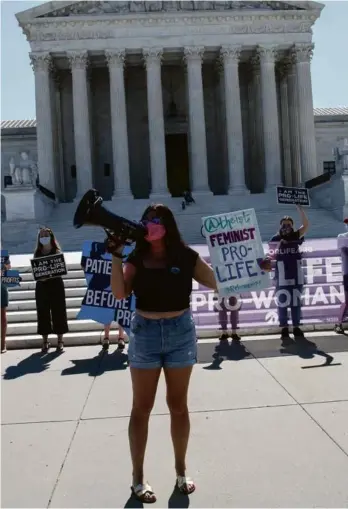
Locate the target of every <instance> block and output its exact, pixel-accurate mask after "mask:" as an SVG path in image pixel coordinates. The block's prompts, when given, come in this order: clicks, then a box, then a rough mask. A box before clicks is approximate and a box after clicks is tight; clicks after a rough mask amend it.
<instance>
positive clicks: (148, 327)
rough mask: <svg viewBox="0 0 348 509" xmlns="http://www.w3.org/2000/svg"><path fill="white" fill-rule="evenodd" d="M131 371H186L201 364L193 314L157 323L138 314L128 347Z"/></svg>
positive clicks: (185, 313)
mask: <svg viewBox="0 0 348 509" xmlns="http://www.w3.org/2000/svg"><path fill="white" fill-rule="evenodd" d="M128 360H129V365H130V367H131V368H143V369H154V368H161V367H165V368H184V367H186V366H193V365H194V364H196V362H197V338H196V329H195V324H194V321H193V318H192V315H191V311H189V310H188V311H185V312H184V313H183V314H182V315H180V316H177V317H175V318H161V319H159V320H154V319H151V318H144V317H143V316H141V315H139V314H138V313H137V312H135V313H134V315H133V318H132V322H131V328H130V335H129V346H128Z"/></svg>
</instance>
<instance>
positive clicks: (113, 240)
mask: <svg viewBox="0 0 348 509" xmlns="http://www.w3.org/2000/svg"><path fill="white" fill-rule="evenodd" d="M105 232H106V234H107V237H106V239H105V241H104V242H105V247H106V252H107V253H110V254H111V255H112V256H115V257H116V258H125V257H124V256H123V255H122V252H123V249H124V246H125V244H124V240H121V239H119V238H118V237H115V236H114V235H112V234H111V233H109V232H108V231H107V230H105Z"/></svg>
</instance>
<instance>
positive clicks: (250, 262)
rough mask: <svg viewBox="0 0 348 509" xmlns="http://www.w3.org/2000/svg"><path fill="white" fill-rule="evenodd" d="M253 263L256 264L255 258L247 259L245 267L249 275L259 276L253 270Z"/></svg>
mask: <svg viewBox="0 0 348 509" xmlns="http://www.w3.org/2000/svg"><path fill="white" fill-rule="evenodd" d="M253 265H254V260H247V261H246V262H245V268H246V270H247V273H248V276H249V277H254V276H257V272H252V269H253Z"/></svg>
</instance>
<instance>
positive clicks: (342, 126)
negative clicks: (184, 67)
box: [1, 68, 348, 201]
mask: <svg viewBox="0 0 348 509" xmlns="http://www.w3.org/2000/svg"><path fill="white" fill-rule="evenodd" d="M132 71H133V73H134V76H133V80H132V81H133V82H134V83H136V84H137V86H138V87H139V89H140V90H141V89H142V88H141V85H142V81H141V74H142V72H141V71H140V72H139V71H137V70H135V69H133V70H132ZM172 72H173V76H176V77H177V83H178V85H177V86H176V85H175V81H174V85H173V86H172V88H173V90H175V95H174V96H175V104H176V107H177V112H178V118H179V121H177V123H176V122H174V121H173V120H172V119H171V117H170V104H171V92H168V91H166V85H165V83H166V79H168V80H170V75H169V77H167V78H166V77H164V78H163V83H164V87H163V90H164V93H163V101H164V112H165V113H166V112H167V115H168V116H167V119H166V132H168V133H173V132H175V131H177V130H180V131H181V132H186V129H187V119H186V116H185V115H184V101H182V102H180V100H179V97H184V90H180V80H179V79H178V78H179V76H178V74H177V72H176V69H175V68H173V71H172ZM66 77H68V74H67V73H66ZM97 79H98V82H99V85H98V88H100V91H101V92H100V97H99V100H98V104H99V108H98V109H96V111H95V112H94V114H93V118H94V122H95V123H96V125H99V129H95V131H94V135H95V136H98V137H97V140H98V141H97V147H100V148H99V152H98V153H97V155H96V160H97V161H99V162H98V163H97V164H98V165H99V168H100V172H99V178H98V173H97V174H96V179H95V186H96V187H97V189H100V190H101V192H102V194H103V195H104V196H105V198H106V199H108V198H109V199H110V198H111V189H112V187H113V180H112V176H110V177H105V176H104V175H103V171H104V164H105V163H107V162H108V160H109V161H111V160H112V140H111V138H110V134H109V133H110V130H111V128H110V116H109V115H108V113H107V112H108V111H109V106H110V105H109V101H108V100H107V94H105V95H104V94H103V93H102V91H103V87H102V85H101V83H100V80H101V79H102V78H101V76H100V73H98V78H97ZM104 79H105V80H106V77H105V76H104ZM143 79H145V76H144V77H143ZM169 83H170V81H169ZM104 88H105V85H104ZM182 88H183V87H182ZM169 89H170V85H169ZM70 90H71V87H70ZM241 90H243V91H244V93H246V88H245V87H242V88H241ZM68 91H69V87H68V86H67V87H66V88H65V94H66V96H67V97H66V98H65V99H64V115H63V118H64V119H65V123H66V127H65V130H64V133H65V134H66V136H65V138H64V140H63V142H64V146H65V153H66V155H67V167H68V168H70V167H71V165H72V164H73V163H74V160H75V158H74V144H73V131H72V128H71V125H72V110H71V108H69V100H68V97H69V94H68ZM133 94H134V96H133V101H134V100H135V98H136V97H137V95H136V93H135V91H134V92H133ZM206 95H207V100H206V103H205V104H206V105H207V111H208V112H209V113H210V114H206V116H207V147H208V167H209V183H210V188H211V189H212V190H213V191H214V193H215V194H223V192H224V189H226V187H227V185H228V175H227V174H226V173H223V172H222V171H221V170H220V172H218V171H217V168H220V169H221V168H223V166H224V161H226V158H225V155H226V154H224V152H223V150H222V147H221V143H220V145H219V140H216V138H214V134H215V133H216V132H219V125H220V124H221V117H222V115H221V111H220V110H221V108H220V110H219V109H218V108H217V109H216V110H214V107H213V106H214V96H213V97H209V94H206ZM211 95H213V94H211ZM143 99H144V97H143V96H142V95H141V93H140V92H139V93H138V100H137V103H134V104H136V107H134V108H130V109H129V113H128V118H131V119H134V122H132V125H139V129H138V130H135V132H132V131H129V140H130V150H129V157H130V159H129V160H130V168H131V169H132V168H137V167H138V168H139V171H138V172H135V173H134V175H133V172H132V173H131V184H132V189H133V192H134V195H135V196H136V197H142V196H143V189H146V193H148V190H149V189H150V184H151V172H150V155H149V149H148V132H147V129H146V126H147V123H146V121H147V119H146V111H145V113H144V112H143V110H142V108H143V107H144V100H143ZM209 101H210V107H209ZM244 101H245V97H244ZM244 101H243V99H242V104H243V105H244V107H243V109H242V111H243V112H244V117H245V116H246V114H245V109H246V106H245V102H244ZM70 102H71V98H70ZM214 111H215V114H214ZM132 115H133V116H134V117H132ZM137 115H138V117H137ZM139 119H140V120H141V119H142V121H139V122H138V120H139ZM214 120H215V122H214ZM108 122H109V126H108ZM244 124H245V125H244V126H243V132H246V129H247V127H248V126H247V125H246V122H245V121H244ZM11 125H12V126H16V127H10V126H11ZM314 125H315V139H316V160H317V172H318V175H320V174H322V173H323V172H324V163H325V167H328V166H330V165H329V164H328V163H331V164H333V163H334V161H335V157H334V154H333V152H334V150H335V149H336V147H338V146H339V145H340V143H341V142H342V140H344V139H346V138H348V108H337V109H332V108H317V109H314ZM107 126H108V128H107ZM141 127H142V129H143V131H141ZM244 128H245V129H244ZM69 129H70V135H69ZM220 129H221V132H222V128H220ZM97 133H99V135H98V134H97ZM244 140H249V137H248V136H247V135H245V137H244ZM250 143H252V140H251V141H250V142H249V144H250ZM249 144H246V145H245V147H244V154H245V168H246V185H247V187H248V189H250V188H252V179H251V178H250V174H251V164H252V162H251V157H250V154H249ZM22 152H26V153H27V154H29V159H30V160H32V161H33V162H34V163H36V162H37V144H36V121H22V122H19V121H18V122H16V123H14V122H12V123H11V122H9V121H4V122H2V124H1V173H2V180H1V186H2V189H3V186H4V179H5V177H9V176H10V161H11V158H13V159H14V160H15V161H16V167H18V166H20V162H21V153H22ZM105 154H108V158H106V160H105V161H104V156H105ZM109 164H110V163H109ZM66 181H67V183H68V185H67V195H66V201H72V200H73V199H74V196H75V193H76V184H75V179H74V178H72V177H71V176H70V175H69V174H67V175H66Z"/></svg>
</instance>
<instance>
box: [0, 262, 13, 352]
mask: <svg viewBox="0 0 348 509" xmlns="http://www.w3.org/2000/svg"><path fill="white" fill-rule="evenodd" d="M10 269H11V264H10V258H9V256H8V255H7V256H4V257H1V276H2V275H3V273H4V272H6V271H7V270H10ZM7 308H8V290H7V286H6V285H5V284H4V283H3V282H2V281H1V353H6V332H7Z"/></svg>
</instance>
